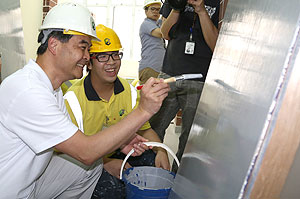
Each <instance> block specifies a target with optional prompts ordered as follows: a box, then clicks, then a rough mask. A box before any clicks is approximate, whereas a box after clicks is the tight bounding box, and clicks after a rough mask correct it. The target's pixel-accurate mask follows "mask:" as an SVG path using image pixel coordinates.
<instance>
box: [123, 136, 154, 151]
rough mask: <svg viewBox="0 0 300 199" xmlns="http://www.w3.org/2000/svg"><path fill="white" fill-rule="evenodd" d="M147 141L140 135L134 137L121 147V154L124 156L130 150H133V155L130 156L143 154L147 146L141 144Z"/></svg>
mask: <svg viewBox="0 0 300 199" xmlns="http://www.w3.org/2000/svg"><path fill="white" fill-rule="evenodd" d="M147 141H148V140H147V139H145V138H144V137H142V136H140V135H137V134H136V135H135V136H134V137H133V139H132V140H131V141H130V142H129V143H128V144H125V145H124V146H122V147H121V152H122V153H124V154H128V153H129V152H130V151H131V149H134V153H133V154H132V155H131V156H139V155H142V153H144V151H145V150H148V149H149V148H152V147H148V146H147V145H145V144H143V142H147Z"/></svg>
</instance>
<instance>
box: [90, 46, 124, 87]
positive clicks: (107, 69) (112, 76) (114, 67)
mask: <svg viewBox="0 0 300 199" xmlns="http://www.w3.org/2000/svg"><path fill="white" fill-rule="evenodd" d="M118 53H119V51H109V52H103V53H96V54H95V56H96V57H97V56H101V57H103V58H105V57H107V55H110V56H108V60H107V61H101V60H100V57H99V58H98V59H92V64H90V65H89V66H88V68H89V70H90V73H91V76H92V78H95V79H97V81H98V82H102V83H104V84H113V83H114V81H115V80H116V78H117V75H118V73H119V70H120V66H121V59H116V58H115V57H117V54H118ZM98 60H100V61H101V62H99V61H98ZM103 60H105V59H103Z"/></svg>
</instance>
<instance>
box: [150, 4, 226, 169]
mask: <svg viewBox="0 0 300 199" xmlns="http://www.w3.org/2000/svg"><path fill="white" fill-rule="evenodd" d="M170 5H171V0H169V2H167V1H165V2H164V4H163V7H162V9H161V13H162V16H163V17H164V18H165V20H163V24H162V27H161V32H162V35H163V37H164V38H165V39H166V40H168V46H167V50H166V54H165V57H164V62H163V68H162V72H161V73H160V74H159V78H164V79H165V78H169V77H171V76H177V75H181V74H189V73H193V74H199V73H201V74H202V75H203V78H202V79H196V80H195V79H194V80H183V81H177V82H174V83H171V84H170V87H171V91H170V92H169V95H168V97H167V98H166V99H165V100H164V102H163V105H162V107H161V109H160V110H159V112H158V113H156V114H155V115H154V116H153V117H152V118H151V120H150V124H151V126H152V128H153V129H154V130H155V131H156V132H157V134H158V135H159V136H160V138H161V139H162V140H163V138H164V136H165V132H166V129H167V128H168V126H169V124H170V122H171V121H172V120H173V119H174V117H175V115H176V113H177V112H178V111H179V110H180V109H181V110H182V128H181V135H180V137H179V146H178V152H177V154H176V155H177V157H178V159H179V160H180V159H181V157H182V154H183V151H184V148H185V145H186V142H187V138H188V135H189V132H190V129H191V126H192V122H193V120H194V115H195V113H196V109H197V105H198V103H199V98H200V95H201V92H202V88H203V84H204V81H205V78H206V75H207V71H208V68H209V64H210V61H211V58H212V54H213V50H214V48H215V45H216V41H217V37H218V23H219V10H220V0H188V1H187V5H186V6H184V7H183V8H182V9H180V10H178V8H174V7H173V9H172V7H171V6H170ZM172 170H173V171H174V172H177V165H176V164H173V168H172Z"/></svg>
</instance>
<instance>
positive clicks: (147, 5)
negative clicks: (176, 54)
mask: <svg viewBox="0 0 300 199" xmlns="http://www.w3.org/2000/svg"><path fill="white" fill-rule="evenodd" d="M160 7H161V1H160V0H145V2H144V10H145V14H146V18H145V19H144V21H143V23H142V24H141V26H140V31H139V35H140V39H141V44H142V49H141V60H140V62H139V80H140V84H144V83H145V82H146V81H147V80H148V79H149V78H150V77H157V76H158V74H159V72H160V71H161V68H162V63H163V59H164V55H165V52H166V49H165V43H164V40H163V39H162V34H161V32H160V25H161V20H159V17H160V14H159V10H160Z"/></svg>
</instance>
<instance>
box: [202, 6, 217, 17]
mask: <svg viewBox="0 0 300 199" xmlns="http://www.w3.org/2000/svg"><path fill="white" fill-rule="evenodd" d="M205 9H206V11H207V13H208V16H209V17H210V18H211V17H212V16H213V15H214V14H215V13H216V10H217V8H216V7H211V6H206V5H205Z"/></svg>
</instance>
